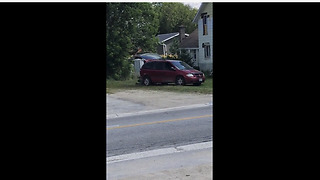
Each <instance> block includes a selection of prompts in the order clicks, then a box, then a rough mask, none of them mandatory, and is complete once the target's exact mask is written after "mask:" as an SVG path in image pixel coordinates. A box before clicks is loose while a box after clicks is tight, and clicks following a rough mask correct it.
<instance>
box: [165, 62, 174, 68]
mask: <svg viewBox="0 0 320 180" xmlns="http://www.w3.org/2000/svg"><path fill="white" fill-rule="evenodd" d="M171 67H172V65H171V64H170V63H168V62H166V63H165V66H164V70H171Z"/></svg>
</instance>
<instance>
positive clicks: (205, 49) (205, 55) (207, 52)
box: [204, 45, 211, 58]
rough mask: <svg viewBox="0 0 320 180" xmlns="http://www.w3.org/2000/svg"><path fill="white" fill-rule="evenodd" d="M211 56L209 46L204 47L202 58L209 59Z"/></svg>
mask: <svg viewBox="0 0 320 180" xmlns="http://www.w3.org/2000/svg"><path fill="white" fill-rule="evenodd" d="M210 56H211V51H210V45H205V46H204V58H209V57H210Z"/></svg>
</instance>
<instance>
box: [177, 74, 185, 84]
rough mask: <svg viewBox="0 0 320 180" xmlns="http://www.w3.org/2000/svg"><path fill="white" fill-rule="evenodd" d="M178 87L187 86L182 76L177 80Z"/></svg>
mask: <svg viewBox="0 0 320 180" xmlns="http://www.w3.org/2000/svg"><path fill="white" fill-rule="evenodd" d="M176 85H182V86H183V85H185V80H184V78H183V77H182V76H178V77H177V78H176Z"/></svg>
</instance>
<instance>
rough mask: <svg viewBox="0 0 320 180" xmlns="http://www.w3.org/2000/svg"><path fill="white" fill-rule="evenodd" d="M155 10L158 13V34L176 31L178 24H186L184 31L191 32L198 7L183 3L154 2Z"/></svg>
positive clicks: (195, 26)
mask: <svg viewBox="0 0 320 180" xmlns="http://www.w3.org/2000/svg"><path fill="white" fill-rule="evenodd" d="M154 6H155V7H156V11H157V12H158V13H159V15H160V17H159V18H160V27H159V34H166V33H172V32H178V31H179V26H180V25H184V26H186V33H191V32H193V31H194V30H195V29H196V28H197V25H196V24H194V23H192V20H193V19H194V17H195V15H196V14H197V11H198V9H195V8H192V7H190V6H189V5H184V4H183V3H176V2H175V3H171V2H170V3H168V2H163V3H154Z"/></svg>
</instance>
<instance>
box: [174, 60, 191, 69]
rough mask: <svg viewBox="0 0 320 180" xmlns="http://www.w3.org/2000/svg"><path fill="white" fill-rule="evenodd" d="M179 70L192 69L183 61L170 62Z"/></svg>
mask: <svg viewBox="0 0 320 180" xmlns="http://www.w3.org/2000/svg"><path fill="white" fill-rule="evenodd" d="M171 63H172V64H173V65H174V66H175V67H176V68H178V69H179V70H192V69H193V68H192V67H191V66H189V65H188V64H187V63H185V62H183V61H174V62H171Z"/></svg>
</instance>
